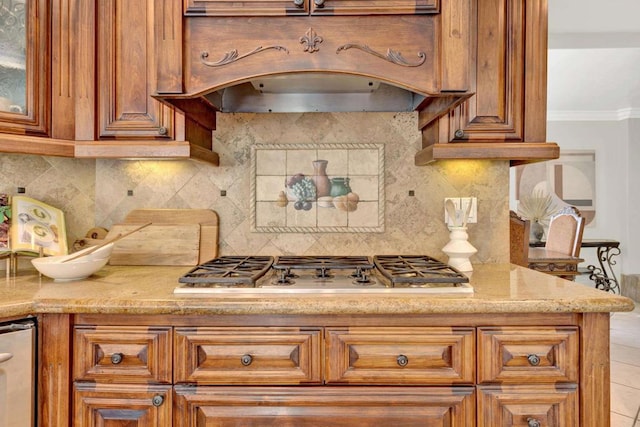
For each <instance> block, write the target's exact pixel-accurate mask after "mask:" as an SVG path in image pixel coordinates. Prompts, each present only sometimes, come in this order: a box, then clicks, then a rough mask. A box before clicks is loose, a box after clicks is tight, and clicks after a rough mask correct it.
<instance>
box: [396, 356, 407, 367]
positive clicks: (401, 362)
mask: <svg viewBox="0 0 640 427" xmlns="http://www.w3.org/2000/svg"><path fill="white" fill-rule="evenodd" d="M396 362H398V366H402V367H404V366H407V364H408V363H409V358H408V357H407V356H405V355H404V354H401V355H400V356H398V357H397V358H396Z"/></svg>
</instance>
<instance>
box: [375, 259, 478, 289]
mask: <svg viewBox="0 0 640 427" xmlns="http://www.w3.org/2000/svg"><path fill="white" fill-rule="evenodd" d="M373 262H374V264H375V265H376V267H377V268H378V271H379V272H380V274H382V275H383V276H384V277H386V278H387V279H389V280H390V281H391V282H392V283H393V284H394V286H395V284H423V283H434V284H435V283H447V284H452V285H454V286H455V285H456V284H460V283H469V278H468V277H467V276H465V275H464V274H462V273H461V272H460V271H458V270H457V269H455V268H453V267H451V266H450V265H448V264H446V263H444V262H442V261H438V260H437V259H435V258H431V257H429V256H426V255H415V256H411V255H376V256H374V257H373Z"/></svg>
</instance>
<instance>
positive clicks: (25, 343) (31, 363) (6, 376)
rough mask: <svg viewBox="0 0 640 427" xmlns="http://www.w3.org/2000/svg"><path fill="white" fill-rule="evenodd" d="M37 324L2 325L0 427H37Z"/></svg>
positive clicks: (21, 321) (26, 320)
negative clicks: (35, 426)
mask: <svg viewBox="0 0 640 427" xmlns="http://www.w3.org/2000/svg"><path fill="white" fill-rule="evenodd" d="M35 332H36V323H35V320H34V319H22V320H16V321H12V322H5V323H0V427H33V426H34V425H35V419H36V416H35V383H36V381H35V380H36V378H35V375H36V353H35V348H36V346H35V343H36V333H35Z"/></svg>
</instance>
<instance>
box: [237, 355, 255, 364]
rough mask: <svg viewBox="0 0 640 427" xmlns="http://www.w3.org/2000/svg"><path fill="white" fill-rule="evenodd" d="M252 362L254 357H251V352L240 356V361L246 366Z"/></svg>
mask: <svg viewBox="0 0 640 427" xmlns="http://www.w3.org/2000/svg"><path fill="white" fill-rule="evenodd" d="M251 362H253V357H251V355H250V354H245V355H243V356H242V357H241V358H240V363H242V364H243V365H244V366H249V365H251Z"/></svg>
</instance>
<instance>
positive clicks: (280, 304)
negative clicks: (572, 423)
mask: <svg viewBox="0 0 640 427" xmlns="http://www.w3.org/2000/svg"><path fill="white" fill-rule="evenodd" d="M184 271H186V269H185V268H180V267H155V268H154V267H148V266H145V267H107V268H106V269H105V270H104V271H101V272H99V273H98V274H97V275H96V276H92V277H91V278H89V279H86V280H83V281H78V282H72V283H55V282H53V281H52V280H50V279H47V278H42V277H38V276H37V274H23V275H20V276H18V277H16V278H13V279H11V280H9V279H7V281H6V283H5V284H4V287H3V285H2V283H1V282H0V318H7V317H16V316H20V315H28V314H39V313H49V314H132V315H134V314H135V315H278V314H281V315H339V314H353V315H388V314H405V315H409V314H491V313H589V312H617V311H631V310H633V308H634V302H633V301H632V300H631V299H629V298H626V297H622V296H619V295H613V294H611V293H607V292H604V291H600V290H596V289H593V288H590V287H588V286H586V285H581V284H577V283H573V282H569V281H566V280H563V279H558V278H556V277H554V276H551V275H547V274H544V273H540V272H536V271H533V270H529V269H526V268H523V267H518V266H514V265H512V264H489V265H486V264H485V265H480V266H477V267H476V268H475V269H474V272H473V274H472V275H471V284H472V285H473V286H474V289H475V293H474V294H473V295H467V294H455V295H454V294H452V295H426V294H419V295H417V294H393V295H392V294H384V295H367V294H364V293H357V294H340V295H336V294H313V293H304V294H296V293H290V294H289V293H287V294H278V295H265V294H260V293H255V294H253V293H249V294H242V295H226V294H217V295H215V296H211V295H209V296H201V295H198V296H185V295H175V294H174V293H173V289H174V288H175V287H176V286H177V285H178V281H177V279H178V278H179V277H180V276H181V274H183V272H184Z"/></svg>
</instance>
